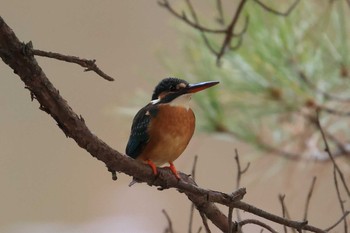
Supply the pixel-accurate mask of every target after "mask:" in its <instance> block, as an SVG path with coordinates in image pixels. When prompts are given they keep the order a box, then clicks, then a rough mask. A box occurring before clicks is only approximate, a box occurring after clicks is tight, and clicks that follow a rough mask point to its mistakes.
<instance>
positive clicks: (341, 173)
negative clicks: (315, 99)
mask: <svg viewBox="0 0 350 233" xmlns="http://www.w3.org/2000/svg"><path fill="white" fill-rule="evenodd" d="M316 113H317V116H316V124H317V127H318V128H319V130H320V132H321V135H322V139H323V142H324V144H325V147H326V148H325V151H326V152H327V153H328V155H329V158H330V159H331V161H332V163H333V165H334V168H335V169H336V171H337V172H338V174H339V177H340V179H341V181H342V183H343V186H344V188H345V190H346V193H347V195H348V197H350V190H349V187H348V186H347V183H346V181H345V178H344V174H343V172H342V171H341V170H340V168H339V166H338V164H337V163H336V162H335V160H334V156H333V154H332V151H331V150H330V148H329V145H328V141H327V138H326V135H325V132H324V130H323V128H322V126H321V123H320V112H319V110H317V111H316Z"/></svg>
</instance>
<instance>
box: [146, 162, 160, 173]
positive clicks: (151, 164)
mask: <svg viewBox="0 0 350 233" xmlns="http://www.w3.org/2000/svg"><path fill="white" fill-rule="evenodd" d="M147 164H148V165H149V166H150V167H151V168H152V171H153V174H154V175H157V174H158V171H157V166H156V165H155V164H154V163H153V162H152V161H151V160H147Z"/></svg>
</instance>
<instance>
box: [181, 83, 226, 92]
mask: <svg viewBox="0 0 350 233" xmlns="http://www.w3.org/2000/svg"><path fill="white" fill-rule="evenodd" d="M218 83H219V82H218V81H208V82H201V83H195V84H190V85H189V86H188V87H187V88H186V89H185V90H186V93H196V92H199V91H202V90H204V89H207V88H209V87H212V86H215V85H216V84H218Z"/></svg>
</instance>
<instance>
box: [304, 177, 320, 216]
mask: <svg viewBox="0 0 350 233" xmlns="http://www.w3.org/2000/svg"><path fill="white" fill-rule="evenodd" d="M316 179H317V178H316V176H314V177H313V178H312V182H311V186H310V189H309V192H308V194H307V198H306V203H305V211H304V218H303V219H304V221H306V220H307V214H308V210H309V204H310V200H311V196H312V192H313V190H314V187H315V183H316Z"/></svg>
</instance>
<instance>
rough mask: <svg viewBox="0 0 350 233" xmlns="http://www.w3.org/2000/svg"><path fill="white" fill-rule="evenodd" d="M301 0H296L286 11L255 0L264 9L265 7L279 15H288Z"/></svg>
mask: <svg viewBox="0 0 350 233" xmlns="http://www.w3.org/2000/svg"><path fill="white" fill-rule="evenodd" d="M299 1H300V0H296V1H295V2H294V3H293V4H292V5H291V6H290V7H289V8H288V9H287V10H286V11H285V12H280V11H277V10H274V9H272V8H271V7H269V6H267V5H265V4H264V3H262V2H261V1H260V0H255V2H256V3H257V4H259V5H260V6H261V7H262V8H263V9H265V10H266V11H268V12H270V13H273V14H275V15H279V16H288V15H289V14H290V13H291V12H292V11H293V10H294V8H295V7H296V6H297V5H298V3H299Z"/></svg>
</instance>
